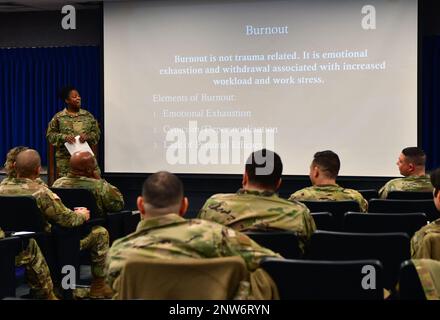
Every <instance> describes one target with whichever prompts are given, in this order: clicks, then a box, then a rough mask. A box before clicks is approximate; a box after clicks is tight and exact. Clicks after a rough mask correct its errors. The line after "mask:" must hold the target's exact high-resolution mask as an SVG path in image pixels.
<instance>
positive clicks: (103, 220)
mask: <svg viewBox="0 0 440 320" xmlns="http://www.w3.org/2000/svg"><path fill="white" fill-rule="evenodd" d="M50 189H51V190H52V191H53V192H54V193H56V194H57V195H58V196H59V197H60V199H61V201H62V202H63V204H64V205H65V206H66V207H67V208H69V209H71V210H73V209H74V208H75V207H85V208H87V209H89V211H90V220H89V221H88V222H87V225H88V226H90V227H92V226H96V225H101V226H103V227H105V228H106V229H107V231H108V232H109V235H110V243H112V241H113V240H115V239H118V238H120V237H122V236H123V235H124V234H123V232H122V230H123V216H124V215H126V214H129V213H130V211H120V212H110V213H105V214H104V215H103V214H100V212H99V209H98V206H97V204H96V199H95V196H94V195H93V193H92V192H91V191H90V190H88V189H81V188H50Z"/></svg>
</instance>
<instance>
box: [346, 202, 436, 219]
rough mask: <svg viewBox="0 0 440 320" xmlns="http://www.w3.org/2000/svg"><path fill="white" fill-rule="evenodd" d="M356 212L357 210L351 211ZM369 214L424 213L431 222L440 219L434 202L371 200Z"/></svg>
mask: <svg viewBox="0 0 440 320" xmlns="http://www.w3.org/2000/svg"><path fill="white" fill-rule="evenodd" d="M350 211H355V210H350ZM368 212H373V213H375V212H380V213H414V212H423V213H424V214H426V216H427V217H428V220H429V221H434V220H436V219H438V218H440V213H439V212H438V211H437V209H436V208H435V205H434V200H433V199H430V200H394V199H371V200H370V201H369V203H368Z"/></svg>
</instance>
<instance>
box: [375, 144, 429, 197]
mask: <svg viewBox="0 0 440 320" xmlns="http://www.w3.org/2000/svg"><path fill="white" fill-rule="evenodd" d="M425 163H426V154H425V152H424V151H423V150H422V149H420V148H418V147H408V148H405V149H403V150H402V152H401V153H400V155H399V158H398V159H397V163H396V164H397V167H398V168H399V172H400V174H401V175H402V176H404V177H403V178H396V179H392V180H390V181H388V182H387V183H386V184H385V185H384V186H383V187H382V188H381V189H380V190H379V195H380V197H381V198H383V199H385V198H387V197H388V194H389V193H390V192H391V191H414V192H431V191H432V189H433V187H432V184H431V181H430V180H429V175H427V174H426V171H425Z"/></svg>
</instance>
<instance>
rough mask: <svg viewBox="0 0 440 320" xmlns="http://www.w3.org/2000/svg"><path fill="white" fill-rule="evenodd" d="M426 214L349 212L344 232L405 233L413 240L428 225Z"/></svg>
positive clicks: (346, 216)
mask: <svg viewBox="0 0 440 320" xmlns="http://www.w3.org/2000/svg"><path fill="white" fill-rule="evenodd" d="M427 221H428V219H427V218H426V215H425V214H424V213H361V212H347V213H346V214H345V217H344V230H343V231H344V232H363V233H380V232H405V233H406V234H407V235H408V237H409V238H411V237H412V236H413V235H414V233H415V232H416V231H418V230H419V229H420V228H422V227H423V226H424V225H426V222H427Z"/></svg>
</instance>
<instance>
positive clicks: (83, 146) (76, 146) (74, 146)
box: [64, 136, 95, 156]
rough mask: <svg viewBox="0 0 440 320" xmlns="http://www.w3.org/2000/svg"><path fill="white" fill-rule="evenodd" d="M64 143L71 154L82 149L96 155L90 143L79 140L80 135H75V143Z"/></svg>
mask: <svg viewBox="0 0 440 320" xmlns="http://www.w3.org/2000/svg"><path fill="white" fill-rule="evenodd" d="M64 145H65V146H66V148H67V151H69V153H70V155H72V154H74V153H75V152H80V151H88V152H90V153H91V154H92V155H93V156H95V154H94V153H93V151H92V149H91V148H90V146H89V144H88V143H87V141H86V142H80V141H79V136H76V137H75V143H72V144H70V143H68V142H66V143H64Z"/></svg>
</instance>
